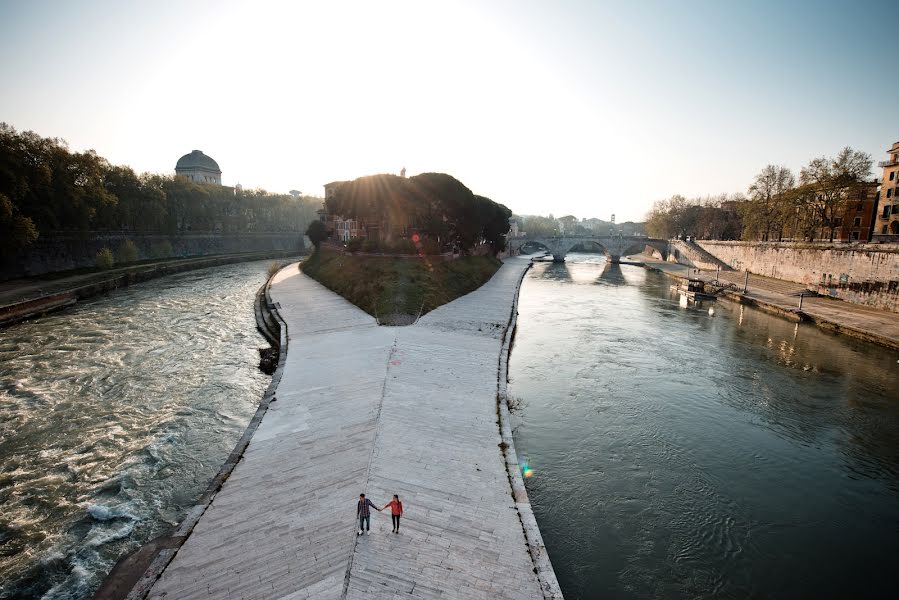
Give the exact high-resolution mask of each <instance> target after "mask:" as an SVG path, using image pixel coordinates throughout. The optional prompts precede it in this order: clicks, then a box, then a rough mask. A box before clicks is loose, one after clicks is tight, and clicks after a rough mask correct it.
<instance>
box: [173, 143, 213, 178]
mask: <svg viewBox="0 0 899 600" xmlns="http://www.w3.org/2000/svg"><path fill="white" fill-rule="evenodd" d="M175 175H181V176H182V177H187V178H188V179H190V180H191V181H193V182H194V183H208V184H212V185H222V170H221V169H219V165H218V163H217V162H215V161H214V160H212V158H211V157H209V156H206V155H205V154H203V152H202V151H200V150H194V151H193V152H191V153H190V154H185V155H184V156H182V157H181V158H179V159H178V164H176V165H175Z"/></svg>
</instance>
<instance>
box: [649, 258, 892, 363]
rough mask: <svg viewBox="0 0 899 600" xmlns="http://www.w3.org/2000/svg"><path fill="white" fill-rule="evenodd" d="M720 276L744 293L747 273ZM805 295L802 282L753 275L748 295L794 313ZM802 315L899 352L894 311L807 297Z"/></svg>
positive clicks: (678, 270) (682, 271) (662, 265)
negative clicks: (800, 295)
mask: <svg viewBox="0 0 899 600" xmlns="http://www.w3.org/2000/svg"><path fill="white" fill-rule="evenodd" d="M642 260H643V261H644V262H645V263H646V264H647V265H648V266H651V267H655V268H658V269H661V270H663V271H666V272H669V273H672V274H675V275H679V276H682V277H685V276H688V275H689V276H697V273H698V276H699V277H700V278H702V279H705V280H712V279H715V271H701V270H700V271H697V270H696V269H693V268H690V267H686V266H684V265H679V264H676V263H666V262H662V261H655V260H647V259H645V258H643V259H642ZM718 277H719V278H720V279H721V280H722V281H727V282H731V283H734V284H735V285H736V286H737V288H738V291H742V289H743V283H744V279H745V277H746V273H745V272H743V271H721V272H720V273H719V274H718ZM802 292H806V286H804V285H803V284H801V283H796V282H793V281H784V280H782V279H774V278H771V277H763V276H762V275H753V274H750V275H749V284H748V286H747V293H746V295H747V296H748V297H749V298H753V299H756V300H759V301H761V302H764V303H767V304H771V305H774V306H776V307H779V308H781V309H783V310H785V311H793V310H796V309H798V308H799V294H800V293H802ZM806 293H807V292H806ZM802 312H803V313H805V315H807V316H808V317H809V318H811V319H812V320H813V321H815V322H817V323H818V324H820V325H822V326H825V328H827V329H838V330H839V329H842V330H844V331H846V332H847V333H849V334H850V335H854V334H856V335H854V337H862V338H864V339H869V340H870V341H874V342H875V343H880V344H882V345H885V346H887V347H890V348H894V349H899V315H897V314H896V313H894V312H890V311H887V310H879V309H876V308H871V307H868V306H861V305H859V304H852V303H851V302H844V301H842V300H835V299H833V298H826V297H816V296H806V297H804V298H803V300H802Z"/></svg>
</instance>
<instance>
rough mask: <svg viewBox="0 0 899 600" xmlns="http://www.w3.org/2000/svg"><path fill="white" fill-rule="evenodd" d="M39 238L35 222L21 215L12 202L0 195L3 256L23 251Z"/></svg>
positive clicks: (1, 248)
mask: <svg viewBox="0 0 899 600" xmlns="http://www.w3.org/2000/svg"><path fill="white" fill-rule="evenodd" d="M37 236H38V233H37V228H36V227H35V226H34V222H33V221H32V220H31V219H30V218H29V217H26V216H23V215H22V214H20V213H19V211H18V210H17V209H16V207H15V206H13V203H12V201H11V200H10V199H9V198H7V197H6V196H5V195H4V194H2V193H0V250H2V253H3V255H4V256H8V255H12V254H14V253H17V252H19V251H21V250H22V249H23V248H25V247H27V246H29V245H31V244H32V243H33V242H34V240H36V239H37Z"/></svg>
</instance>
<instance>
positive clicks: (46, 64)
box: [0, 0, 899, 221]
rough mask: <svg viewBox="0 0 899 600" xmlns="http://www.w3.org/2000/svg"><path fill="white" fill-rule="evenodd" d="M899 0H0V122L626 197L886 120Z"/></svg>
mask: <svg viewBox="0 0 899 600" xmlns="http://www.w3.org/2000/svg"><path fill="white" fill-rule="evenodd" d="M897 41H899V26H897V20H896V4H895V2H890V1H883V2H861V1H856V2H849V1H847V2H782V1H781V2H758V1H753V2H745V1H743V2H736V1H733V2H731V1H723V0H719V1H708V2H681V1H667V2H650V1H647V0H640V1H638V2H622V1H615V2H586V1H585V2H575V1H564V2H563V1H558V0H556V1H552V2H547V1H539V0H534V1H522V0H515V1H512V0H509V1H491V0H482V1H473V0H472V1H454V2H450V1H445V2H439V3H438V2H433V1H427V0H414V1H409V2H393V1H390V0H377V1H372V0H366V1H358V2H341V1H337V0H318V1H309V2H300V1H295V2H267V1H261V0H255V1H253V2H238V1H229V0H217V1H215V2H190V1H186V0H179V1H177V2H160V1H153V2H150V1H146V2H132V1H123V0H117V1H108V2H107V1H91V2H89V1H80V2H68V1H59V2H43V1H37V0H33V1H30V2H25V1H24V0H16V1H7V0H0V56H2V61H0V82H2V93H0V120H2V121H6V122H8V123H10V124H11V125H13V126H14V127H16V128H17V129H23V130H24V129H31V130H34V131H36V132H37V133H39V134H41V135H44V136H55V137H61V138H64V139H66V140H67V141H68V142H69V144H70V146H71V148H72V149H74V150H84V149H88V148H93V149H95V150H96V151H97V152H98V153H99V154H101V155H102V156H105V157H106V158H108V159H109V160H110V161H111V162H113V163H116V164H127V165H130V166H132V167H133V168H134V169H135V170H138V171H154V172H163V173H168V172H172V171H173V169H174V166H175V162H176V161H177V159H178V157H180V156H181V155H182V154H185V153H187V152H190V151H191V150H192V149H195V148H196V149H201V150H203V151H204V152H206V153H207V154H209V155H210V156H212V157H213V158H215V159H216V160H217V161H218V163H219V165H220V166H221V168H222V171H223V176H222V177H223V180H224V183H225V184H227V185H233V184H235V183H238V182H239V183H241V184H242V185H244V186H245V187H264V188H266V189H268V190H270V191H275V192H286V191H287V190H290V189H294V188H295V189H299V190H301V191H303V192H304V193H307V194H317V195H321V194H322V193H323V191H322V184H324V183H327V182H329V181H333V180H336V179H350V178H353V177H357V176H360V175H367V174H373V173H381V172H394V173H398V172H399V170H400V169H401V168H402V167H403V166H405V167H406V168H407V170H408V172H409V174H415V173H419V172H423V171H442V172H447V173H450V174H452V175H455V176H456V177H458V178H459V179H460V180H462V181H463V182H464V183H465V184H466V185H468V186H469V187H470V188H471V189H472V190H473V191H474V192H475V193H479V194H482V195H486V196H489V197H491V198H493V199H494V200H496V201H498V202H502V203H504V204H506V205H508V206H509V207H510V208H512V210H514V211H515V212H517V213H525V214H534V213H540V214H546V213H550V212H552V213H554V214H555V215H556V216H561V215H563V214H567V213H573V214H575V215H576V216H579V217H590V216H596V217H601V218H605V219H607V218H608V217H609V215H610V214H612V213H616V215H617V218H618V220H619V221H624V220H627V219H634V220H636V219H641V218H642V217H643V215H644V214H645V212H646V210H647V209H648V208H649V207H650V205H651V204H652V202H653V201H654V200H657V199H659V198H664V197H668V196H670V195H672V194H675V193H681V194H684V195H687V196H692V195H706V194H714V193H720V192H738V191H745V190H746V188H747V186H748V185H749V183H750V180H751V178H752V176H753V175H754V174H755V173H757V172H758V171H759V170H760V169H761V168H762V167H763V166H765V165H766V164H768V163H777V164H784V165H787V166H789V167H791V168H793V169H794V170H798V168H799V167H800V166H801V165H802V164H804V163H805V162H807V161H808V160H809V159H811V158H813V157H815V156H818V155H822V154H828V155H832V154H835V153H836V152H837V151H838V150H839V149H840V148H841V147H842V146H845V145H850V146H852V147H854V148H857V149H861V150H864V151H866V152H869V153H871V154H872V155H873V157H874V159H875V161H879V160H885V159H886V154H885V152H884V150H885V149H886V148H888V147H889V146H890V144H892V142H895V141H897V140H899V125H897V106H899V99H897V98H899V76H897V72H899V68H897V64H899V63H897V62H896V58H897V56H899V54H897Z"/></svg>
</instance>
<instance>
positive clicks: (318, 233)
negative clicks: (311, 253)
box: [306, 221, 328, 250]
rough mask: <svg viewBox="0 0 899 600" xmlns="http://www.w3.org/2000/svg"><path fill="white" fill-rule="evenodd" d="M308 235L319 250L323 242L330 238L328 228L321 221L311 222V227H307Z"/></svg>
mask: <svg viewBox="0 0 899 600" xmlns="http://www.w3.org/2000/svg"><path fill="white" fill-rule="evenodd" d="M306 235H307V236H309V241H310V242H312V245H313V246H315V249H316V250H318V248H319V246H321V244H322V242H324V241H325V240H326V239H328V229H327V228H326V227H325V224H324V223H322V222H321V221H312V222H311V223H309V227H307V228H306Z"/></svg>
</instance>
